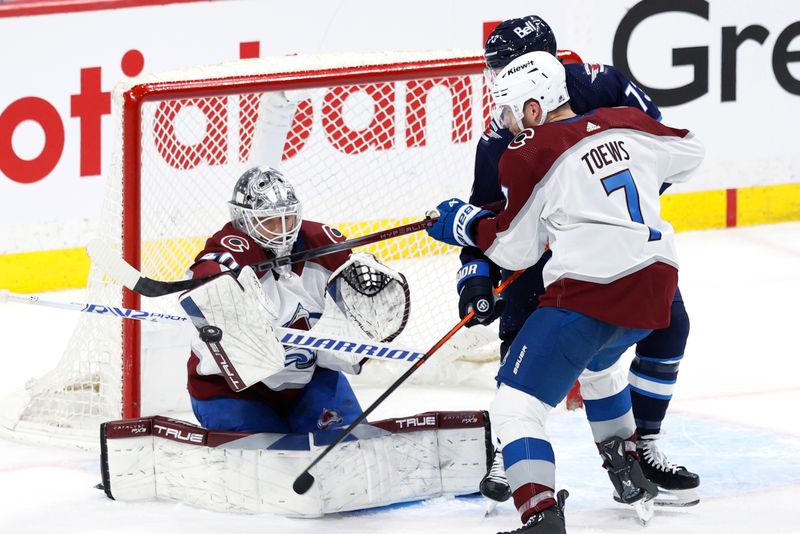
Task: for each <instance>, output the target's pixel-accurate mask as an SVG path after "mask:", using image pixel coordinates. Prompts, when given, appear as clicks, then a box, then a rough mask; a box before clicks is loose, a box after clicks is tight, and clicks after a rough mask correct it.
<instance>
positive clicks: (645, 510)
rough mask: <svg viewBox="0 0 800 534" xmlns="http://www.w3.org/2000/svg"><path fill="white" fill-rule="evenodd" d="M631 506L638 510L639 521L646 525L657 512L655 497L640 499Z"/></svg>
mask: <svg viewBox="0 0 800 534" xmlns="http://www.w3.org/2000/svg"><path fill="white" fill-rule="evenodd" d="M631 506H633V509H634V510H635V511H636V515H637V516H639V521H641V523H642V525H646V524H647V522H648V521H650V520H651V519H653V515H655V513H656V510H655V506H654V503H653V499H639V500H638V501H636V502H634V503H631Z"/></svg>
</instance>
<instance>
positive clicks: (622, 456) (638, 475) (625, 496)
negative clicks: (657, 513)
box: [599, 437, 658, 524]
mask: <svg viewBox="0 0 800 534" xmlns="http://www.w3.org/2000/svg"><path fill="white" fill-rule="evenodd" d="M625 445H626V440H625V439H623V438H620V437H613V438H609V439H607V440H606V441H604V442H602V443H600V445H599V449H600V456H602V457H603V467H604V468H605V469H606V471H607V472H608V477H609V478H610V479H611V483H612V484H613V485H614V490H615V492H616V495H617V496H618V499H616V500H618V501H619V502H622V503H624V504H630V505H631V506H633V508H634V510H636V515H637V516H639V521H641V522H642V524H647V522H648V521H650V519H652V517H653V513H654V507H653V504H654V502H653V499H655V497H656V495H658V486H656V485H655V484H654V483H652V482H650V481H649V480H647V478H645V476H644V473H643V472H642V467H641V466H640V465H639V462H638V461H637V460H636V455H635V454H633V451H632V450H631V451H627V450H626V447H625ZM629 445H632V444H629ZM631 448H632V447H631Z"/></svg>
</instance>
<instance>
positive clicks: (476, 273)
mask: <svg viewBox="0 0 800 534" xmlns="http://www.w3.org/2000/svg"><path fill="white" fill-rule="evenodd" d="M457 287H458V295H459V298H458V315H459V316H460V317H461V318H462V319H463V318H464V317H465V316H466V315H467V314H468V313H469V312H470V310H475V317H473V318H472V320H470V322H468V323H467V324H466V325H465V326H467V327H470V326H475V325H476V324H490V323H491V322H492V321H494V320H495V319H497V318H498V317H500V314H501V313H502V311H503V304H504V303H503V301H502V300H498V299H497V298H496V297H495V296H494V293H493V292H492V290H493V289H494V285H493V284H492V279H491V278H490V277H489V264H488V263H486V262H485V261H480V260H479V261H472V262H469V263H467V264H465V265H464V266H463V267H461V269H460V270H459V271H458V285H457Z"/></svg>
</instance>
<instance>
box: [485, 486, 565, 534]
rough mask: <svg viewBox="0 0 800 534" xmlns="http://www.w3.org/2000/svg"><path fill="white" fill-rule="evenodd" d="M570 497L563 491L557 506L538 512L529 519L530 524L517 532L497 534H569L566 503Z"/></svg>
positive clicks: (526, 524)
mask: <svg viewBox="0 0 800 534" xmlns="http://www.w3.org/2000/svg"><path fill="white" fill-rule="evenodd" d="M567 497H569V492H568V491H567V490H561V491H559V492H558V493H557V494H556V504H555V505H553V506H551V507H550V508H547V509H546V510H542V511H541V512H537V513H535V514H533V515H532V516H531V518H530V519H528V522H527V523H525V524H524V525H522V526H521V527H520V528H518V529H516V530H509V531H508V532H498V533H497V534H515V533H519V532H522V533H528V532H530V533H531V534H567V527H566V526H565V525H564V501H566V500H567Z"/></svg>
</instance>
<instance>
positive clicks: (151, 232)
mask: <svg viewBox="0 0 800 534" xmlns="http://www.w3.org/2000/svg"><path fill="white" fill-rule="evenodd" d="M482 67H483V62H482V58H481V56H480V54H479V52H478V51H466V52H464V51H445V52H426V53H415V52H414V53H409V52H404V53H381V54H358V55H335V56H313V57H308V56H291V57H283V58H273V59H255V60H243V61H238V62H233V63H230V64H223V65H217V66H213V67H206V68H196V69H189V70H184V71H177V72H170V73H163V74H156V75H148V76H146V77H142V78H139V79H136V80H132V81H130V82H128V83H126V84H124V86H121V87H118V88H117V89H116V90H115V94H114V110H115V113H114V116H115V121H116V123H117V124H116V132H117V135H116V136H115V137H116V141H115V142H116V144H117V146H116V147H115V150H114V154H115V156H114V161H113V170H112V172H111V174H110V176H109V178H108V180H107V193H106V198H105V205H104V211H103V216H102V222H101V227H100V234H101V235H102V237H103V238H104V239H106V240H108V241H110V242H112V243H114V245H115V246H116V247H118V248H119V250H120V253H121V254H122V255H123V257H124V258H125V259H126V260H127V261H128V262H129V263H131V264H132V265H134V266H136V267H138V268H139V269H140V270H141V271H142V272H143V273H144V274H145V275H146V276H149V277H151V278H155V279H160V280H177V279H181V278H183V277H185V276H186V269H187V267H188V265H190V264H191V262H192V260H193V258H194V257H195V255H196V254H197V252H198V251H199V250H200V249H201V248H202V246H203V244H204V242H205V239H206V238H207V237H208V236H209V235H211V234H212V233H213V232H215V231H216V230H218V229H219V228H220V227H221V226H222V225H223V224H224V223H225V222H227V221H228V212H227V207H226V201H227V200H228V199H229V197H230V194H231V190H232V186H233V184H234V182H235V180H236V179H237V178H238V177H239V176H240V174H241V173H242V172H243V171H244V170H245V169H246V168H248V167H250V166H253V165H257V164H263V163H265V161H264V159H265V156H264V155H263V154H261V153H260V152H259V151H261V150H262V148H261V145H260V144H259V143H261V140H259V136H263V135H264V134H263V132H261V125H262V124H263V122H264V121H265V120H267V118H268V116H269V113H271V112H272V111H270V109H271V108H269V107H268V106H267V107H265V106H264V105H262V104H263V102H265V100H264V99H266V98H270V99H272V100H274V99H275V97H276V96H280V97H283V98H284V100H285V99H286V97H287V96H288V99H289V100H293V102H294V104H295V106H296V107H294V108H293V110H292V113H291V114H290V116H289V118H290V119H291V120H290V123H287V127H288V131H287V133H286V135H285V139H282V142H281V143H280V144H281V145H282V157H281V158H280V159H281V160H282V163H281V166H282V170H283V171H284V173H285V174H286V176H287V177H288V178H289V179H290V180H291V182H292V183H293V184H294V185H295V187H296V189H297V192H298V196H299V198H300V199H301V200H302V201H303V213H304V217H305V218H307V219H311V220H316V221H320V222H324V223H327V224H329V225H331V226H334V227H336V228H338V229H340V230H341V231H342V232H344V233H345V234H346V235H347V236H349V237H358V236H360V235H365V234H368V233H371V232H375V231H378V230H381V229H385V228H390V227H393V226H397V225H401V224H406V223H409V222H413V221H416V220H419V219H421V218H422V217H423V215H424V213H425V211H426V210H428V209H430V208H432V207H434V206H435V204H436V202H438V201H439V200H441V199H445V198H449V197H452V196H459V197H462V198H466V197H467V196H468V195H469V188H470V184H471V181H472V174H473V162H474V153H475V146H476V143H477V141H478V138H479V136H480V135H481V133H482V132H483V130H484V128H485V126H486V124H487V117H488V110H489V99H488V98H487V94H486V88H485V85H484V81H483V77H482V75H481V72H482ZM276 117H277V115H276ZM257 145H258V146H257ZM280 148H281V147H280V146H279V149H280ZM279 153H280V152H279ZM366 250H367V251H369V252H372V253H374V254H375V255H376V256H378V257H379V258H380V259H381V260H382V261H384V262H385V263H387V264H388V265H390V266H392V267H394V268H396V269H398V270H400V271H401V272H403V273H404V274H405V275H406V277H407V279H408V281H409V285H410V290H411V314H410V317H409V322H408V326H407V328H406V330H405V331H404V332H403V333H402V334H401V335H400V337H399V338H398V339H397V340H396V341H397V342H398V343H402V344H403V345H406V346H410V347H415V348H419V349H422V350H423V351H424V350H426V349H427V348H429V347H430V346H431V345H432V344H433V343H434V342H435V341H437V340H438V339H439V338H440V337H441V336H442V335H443V334H444V333H446V332H447V331H448V330H449V329H450V328H451V327H452V326H453V325H454V324H455V323H456V322H457V321H458V314H457V295H456V292H455V272H456V270H457V267H458V265H459V262H458V251H457V250H456V249H454V248H452V247H447V246H444V245H442V244H440V243H437V242H434V241H432V240H430V239H429V238H428V237H427V235H425V233H424V232H421V233H417V234H412V235H409V236H405V237H401V238H396V239H392V240H388V241H384V242H381V243H378V244H375V245H372V246H369V247H367V248H366ZM86 300H87V302H92V303H101V304H109V305H116V306H120V305H122V306H125V307H128V308H140V309H146V310H148V311H161V312H164V313H178V311H177V310H178V308H177V306H176V302H177V299H176V296H174V295H171V296H166V297H161V298H155V299H147V298H140V297H138V296H137V295H135V294H133V293H132V292H129V291H127V290H124V291H123V289H122V288H121V287H120V285H119V284H117V283H114V282H113V281H111V280H108V279H107V278H106V277H104V275H103V274H102V273H100V272H98V271H97V270H96V269H94V268H92V270H91V273H90V277H89V283H88V287H87V296H86ZM189 335H191V332H190V331H186V330H178V329H175V328H174V327H170V326H162V325H157V324H154V323H141V322H138V321H132V320H122V319H111V318H105V317H96V316H85V317H82V319H81V322H80V324H79V326H78V328H77V330H76V331H75V333H74V335H73V336H72V339H71V340H70V342H69V345H68V347H67V348H66V351H65V353H64V356H63V358H62V359H61V361H60V363H59V364H58V366H57V368H56V369H54V370H53V371H52V372H51V373H49V374H48V375H47V376H45V377H43V378H41V379H40V380H38V381H36V382H34V383H32V384H30V385H29V387H28V388H27V391H26V394H25V398H24V399H20V400H19V402H18V409H17V416H18V423H16V425H17V426H18V427H20V428H22V427H27V428H32V429H36V428H40V429H46V430H47V432H51V433H52V432H64V433H66V434H70V435H71V434H74V433H76V432H83V431H85V432H88V433H89V434H90V435H92V436H93V435H94V433H95V432H96V429H97V426H96V425H97V423H98V422H100V421H105V420H110V419H118V418H120V417H137V416H139V415H150V414H154V413H162V414H163V413H169V412H174V411H180V410H188V409H189V404H188V395H187V394H186V390H185V382H186V371H185V363H186V358H187V354H188V336H189ZM497 355H498V343H497V342H496V328H495V329H486V328H483V329H482V328H477V329H476V328H473V329H469V330H467V329H463V333H462V335H460V336H457V337H456V338H455V339H454V340H453V342H451V343H450V344H449V345H448V347H447V348H445V349H444V350H442V351H441V354H439V355H437V356H436V357H434V358H431V360H430V362H429V363H428V364H427V365H426V366H424V367H423V368H420V371H419V372H418V373H416V376H415V377H414V380H415V381H417V382H425V383H436V384H441V383H446V384H456V383H459V382H462V383H463V382H464V381H472V380H475V381H478V382H480V383H482V384H485V385H487V386H489V387H490V386H491V384H492V377H493V374H494V370H495V368H494V367H492V366H490V367H489V368H488V369H485V365H484V364H485V362H487V361H492V360H493V359H496V358H497ZM404 369H405V367H404V366H403V365H402V364H396V365H389V364H383V363H380V362H370V363H369V364H368V365H367V366H365V370H364V372H363V374H362V375H361V376H359V377H356V378H354V380H353V382H354V384H355V385H356V387H358V386H361V385H365V384H374V385H386V384H388V383H389V382H390V381H391V380H393V379H394V378H395V377H396V376H399V374H400V373H401V372H402V371H403V370H404Z"/></svg>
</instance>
